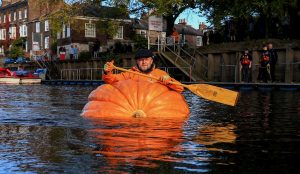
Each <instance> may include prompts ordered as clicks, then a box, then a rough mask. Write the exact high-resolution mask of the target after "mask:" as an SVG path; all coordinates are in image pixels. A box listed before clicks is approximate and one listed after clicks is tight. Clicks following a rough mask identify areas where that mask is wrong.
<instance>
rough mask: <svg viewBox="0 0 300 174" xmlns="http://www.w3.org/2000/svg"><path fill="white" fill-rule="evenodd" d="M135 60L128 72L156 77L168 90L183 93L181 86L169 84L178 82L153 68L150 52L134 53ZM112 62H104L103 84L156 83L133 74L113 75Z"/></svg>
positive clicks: (139, 51) (141, 50) (142, 50)
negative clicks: (119, 82) (126, 82)
mask: <svg viewBox="0 0 300 174" xmlns="http://www.w3.org/2000/svg"><path fill="white" fill-rule="evenodd" d="M135 60H136V65H135V66H133V67H132V68H131V69H130V71H135V72H139V73H143V74H146V75H148V76H154V77H157V78H158V79H159V80H158V82H159V83H161V84H163V85H165V86H167V87H168V88H170V89H172V90H174V91H177V92H182V91H183V89H184V88H183V86H181V85H176V84H171V83H170V82H171V81H172V82H178V81H176V80H175V79H173V78H171V77H170V76H169V75H168V73H167V72H165V71H163V70H160V69H158V68H156V67H155V64H154V62H153V53H152V51H150V50H148V49H140V50H138V51H137V52H136V55H135ZM113 63H114V61H111V62H106V63H105V65H104V75H103V80H104V82H105V83H109V84H112V83H115V82H117V81H120V80H127V79H132V80H137V81H139V80H141V81H151V82H156V81H157V80H155V79H152V78H148V77H144V76H140V75H137V74H134V73H130V72H122V73H120V74H113V69H114V65H113Z"/></svg>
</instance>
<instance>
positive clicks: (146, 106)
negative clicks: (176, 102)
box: [144, 89, 170, 110]
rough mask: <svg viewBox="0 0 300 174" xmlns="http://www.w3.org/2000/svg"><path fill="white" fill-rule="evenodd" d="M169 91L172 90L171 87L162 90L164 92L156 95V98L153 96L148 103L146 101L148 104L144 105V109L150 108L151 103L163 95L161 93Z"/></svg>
mask: <svg viewBox="0 0 300 174" xmlns="http://www.w3.org/2000/svg"><path fill="white" fill-rule="evenodd" d="M167 92H170V89H168V90H166V91H164V92H162V93H159V95H157V96H155V97H154V98H152V99H151V100H150V101H149V102H148V103H146V105H144V109H145V110H149V109H148V107H149V105H151V103H152V102H153V101H155V100H156V99H158V98H159V97H161V95H163V94H164V93H167Z"/></svg>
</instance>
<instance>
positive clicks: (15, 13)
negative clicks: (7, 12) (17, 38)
mask: <svg viewBox="0 0 300 174" xmlns="http://www.w3.org/2000/svg"><path fill="white" fill-rule="evenodd" d="M15 20H17V12H14V21H15Z"/></svg>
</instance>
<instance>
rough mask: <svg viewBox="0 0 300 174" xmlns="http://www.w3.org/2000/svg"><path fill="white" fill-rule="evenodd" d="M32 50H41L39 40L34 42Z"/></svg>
mask: <svg viewBox="0 0 300 174" xmlns="http://www.w3.org/2000/svg"><path fill="white" fill-rule="evenodd" d="M32 50H33V51H39V50H40V45H39V43H38V42H33V43H32Z"/></svg>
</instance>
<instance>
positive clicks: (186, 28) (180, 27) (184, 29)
mask: <svg viewBox="0 0 300 174" xmlns="http://www.w3.org/2000/svg"><path fill="white" fill-rule="evenodd" d="M174 27H175V28H176V31H177V32H178V33H180V34H188V35H195V36H203V32H201V31H200V30H197V29H195V28H193V27H192V26H190V25H186V24H175V25H174Z"/></svg>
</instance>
